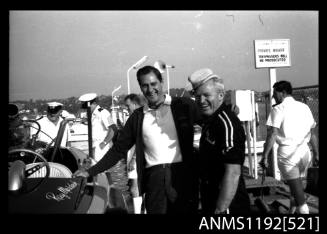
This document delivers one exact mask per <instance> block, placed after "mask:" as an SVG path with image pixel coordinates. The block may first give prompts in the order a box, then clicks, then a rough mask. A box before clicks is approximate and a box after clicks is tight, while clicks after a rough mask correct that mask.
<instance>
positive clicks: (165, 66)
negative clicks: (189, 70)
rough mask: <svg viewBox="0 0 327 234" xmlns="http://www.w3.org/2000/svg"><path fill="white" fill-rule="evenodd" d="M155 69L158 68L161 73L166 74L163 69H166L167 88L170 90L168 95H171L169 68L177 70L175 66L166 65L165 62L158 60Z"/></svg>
mask: <svg viewBox="0 0 327 234" xmlns="http://www.w3.org/2000/svg"><path fill="white" fill-rule="evenodd" d="M154 67H155V68H157V69H158V70H159V71H160V73H164V72H165V71H164V70H163V69H166V71H167V88H168V90H167V91H168V95H169V70H168V68H175V66H174V65H168V64H165V63H164V62H163V61H161V60H158V61H156V62H155V63H154Z"/></svg>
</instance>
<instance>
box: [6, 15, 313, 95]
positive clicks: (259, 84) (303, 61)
mask: <svg viewBox="0 0 327 234" xmlns="http://www.w3.org/2000/svg"><path fill="white" fill-rule="evenodd" d="M318 16H319V12H318V11H200V10H199V11H10V12H9V101H17V100H30V99H34V100H36V99H56V98H68V97H79V96H80V95H82V94H84V93H90V92H95V93H97V94H98V95H111V94H112V91H113V90H114V89H115V88H117V87H119V86H121V88H120V89H119V90H118V91H116V92H115V95H121V94H127V71H128V69H129V68H130V67H131V66H132V65H133V64H135V62H137V61H138V60H140V59H141V58H142V57H144V56H148V59H147V60H146V61H145V62H144V63H143V64H142V65H141V67H142V66H144V65H153V64H154V63H155V62H156V61H158V60H161V61H163V62H164V63H165V64H168V65H174V66H175V67H174V68H170V69H169V70H168V72H169V84H170V86H169V87H170V88H184V87H187V89H189V83H188V81H187V77H188V76H189V75H190V74H191V73H193V72H194V71H195V70H198V69H200V68H210V69H212V70H213V71H214V73H216V74H217V75H219V76H220V77H221V78H223V80H224V83H225V87H226V89H227V90H234V89H251V90H255V91H259V92H261V91H267V90H269V89H270V81H269V68H256V67H255V55H254V40H268V39H290V56H291V66H290V67H281V68H276V78H277V81H278V80H288V81H290V82H291V83H292V85H293V87H302V86H309V85H318V84H319V82H318V80H319V78H318V23H319V22H318ZM136 71H137V70H136V69H131V70H130V72H129V81H130V91H131V92H134V93H140V89H139V86H138V83H137V80H136ZM163 76H164V82H165V88H166V89H167V82H166V80H167V73H164V74H163Z"/></svg>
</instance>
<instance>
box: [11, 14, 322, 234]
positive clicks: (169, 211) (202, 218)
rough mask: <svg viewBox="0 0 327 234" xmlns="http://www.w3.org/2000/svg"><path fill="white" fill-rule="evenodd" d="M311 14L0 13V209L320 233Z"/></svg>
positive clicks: (197, 227)
mask: <svg viewBox="0 0 327 234" xmlns="http://www.w3.org/2000/svg"><path fill="white" fill-rule="evenodd" d="M319 14H320V12H319V11H318V10H9V11H8V19H9V21H8V23H9V25H8V29H9V31H8V35H9V40H8V42H9V45H8V47H9V90H8V94H9V100H8V129H9V130H8V214H10V215H11V214H28V215H29V214H39V215H40V214H41V215H42V214H44V215H48V214H60V215H62V214H79V215H83V216H82V217H84V216H86V217H88V215H90V214H94V215H100V214H103V215H107V216H108V215H111V217H115V218H114V220H117V217H128V219H130V218H131V217H132V219H133V218H134V219H135V218H137V219H139V218H141V219H142V220H143V219H144V220H147V218H150V220H152V218H153V217H155V220H156V219H157V218H158V219H159V220H160V219H161V218H160V217H166V216H160V215H167V216H168V217H172V216H173V217H178V216H180V217H191V220H192V221H191V222H190V223H191V224H190V225H191V226H190V227H188V228H186V229H185V230H187V231H188V230H193V229H194V231H230V230H231V231H242V230H248V231H251V230H256V231H267V230H280V231H303V230H305V231H315V232H317V231H319V194H320V190H319V188H318V179H319V43H318V42H319ZM158 215H159V216H158ZM80 217H81V216H80ZM91 217H92V216H91ZM151 217H152V218H151ZM143 222H144V221H142V223H143ZM175 222H176V221H174V223H175ZM181 222H182V223H183V225H186V224H187V222H186V221H181ZM155 223H160V222H159V221H158V220H156V222H155ZM133 224H135V222H133ZM126 225H128V222H126ZM165 228H167V227H165ZM169 230H170V229H169Z"/></svg>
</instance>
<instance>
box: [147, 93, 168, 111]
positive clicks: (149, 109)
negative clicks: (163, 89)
mask: <svg viewBox="0 0 327 234" xmlns="http://www.w3.org/2000/svg"><path fill="white" fill-rule="evenodd" d="M164 97H165V100H164V102H163V105H167V106H170V105H171V99H172V98H171V96H170V95H168V94H165V95H164ZM153 110H156V109H151V108H150V107H149V106H148V104H147V103H146V104H145V105H144V106H143V113H146V112H149V111H153Z"/></svg>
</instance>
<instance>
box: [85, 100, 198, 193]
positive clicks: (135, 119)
mask: <svg viewBox="0 0 327 234" xmlns="http://www.w3.org/2000/svg"><path fill="white" fill-rule="evenodd" d="M171 111H172V115H173V119H174V121H175V126H176V131H177V135H178V140H179V144H180V149H181V154H182V160H183V163H184V165H187V166H188V168H189V169H190V170H188V172H189V173H187V172H186V173H187V175H185V176H186V177H188V176H195V175H196V156H195V154H194V149H193V137H194V128H193V126H194V125H195V124H196V123H197V122H199V121H200V113H199V111H198V108H197V107H196V104H195V102H194V101H193V100H192V99H190V98H184V97H172V102H171ZM143 118H144V113H143V107H141V108H138V109H137V110H135V111H134V112H133V114H132V115H131V116H130V117H129V118H128V120H127V122H126V124H125V126H124V128H123V129H122V131H121V132H120V134H119V136H118V137H117V140H116V142H115V143H114V145H113V146H112V147H111V148H110V150H109V151H108V152H107V153H106V155H105V156H104V157H103V158H102V159H101V160H100V161H99V162H98V163H97V164H96V165H94V166H93V167H91V168H89V169H88V170H87V171H88V173H89V174H90V175H91V176H94V175H96V174H98V173H101V172H103V171H105V170H107V169H109V168H111V167H112V166H114V165H115V164H116V163H117V162H118V161H119V160H121V159H123V158H125V159H126V158H127V151H128V150H129V149H130V148H131V147H132V146H133V145H134V144H135V150H136V169H137V173H138V186H139V191H140V194H142V193H144V188H143V186H144V178H143V175H144V169H145V163H146V162H145V156H144V143H143V137H142V124H143ZM194 170H195V171H194ZM192 172H193V175H192ZM188 181H194V186H196V183H197V181H196V178H194V179H192V178H191V177H189V178H188V179H187V181H186V182H188Z"/></svg>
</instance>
